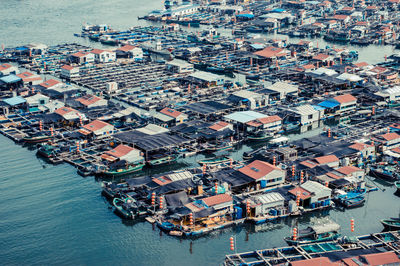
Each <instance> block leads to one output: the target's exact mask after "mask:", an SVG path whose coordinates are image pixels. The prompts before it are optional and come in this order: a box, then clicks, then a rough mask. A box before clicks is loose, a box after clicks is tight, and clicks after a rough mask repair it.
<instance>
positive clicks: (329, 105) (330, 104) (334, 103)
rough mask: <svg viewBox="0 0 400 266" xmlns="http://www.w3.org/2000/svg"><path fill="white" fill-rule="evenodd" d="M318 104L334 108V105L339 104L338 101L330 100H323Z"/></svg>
mask: <svg viewBox="0 0 400 266" xmlns="http://www.w3.org/2000/svg"><path fill="white" fill-rule="evenodd" d="M318 105H319V106H322V107H325V108H334V107H336V106H339V105H340V103H338V102H332V101H323V102H322V103H319V104H318Z"/></svg>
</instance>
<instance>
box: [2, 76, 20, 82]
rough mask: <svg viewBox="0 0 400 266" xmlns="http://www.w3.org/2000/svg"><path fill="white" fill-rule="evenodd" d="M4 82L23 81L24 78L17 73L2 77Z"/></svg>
mask: <svg viewBox="0 0 400 266" xmlns="http://www.w3.org/2000/svg"><path fill="white" fill-rule="evenodd" d="M0 80H1V81H3V82H4V83H15V82H18V81H21V80H22V79H21V78H20V77H18V76H16V75H8V76H4V77H1V78H0Z"/></svg>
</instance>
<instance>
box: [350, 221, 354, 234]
mask: <svg viewBox="0 0 400 266" xmlns="http://www.w3.org/2000/svg"><path fill="white" fill-rule="evenodd" d="M350 226H351V231H352V232H354V219H351V220H350Z"/></svg>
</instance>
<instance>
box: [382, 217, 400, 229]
mask: <svg viewBox="0 0 400 266" xmlns="http://www.w3.org/2000/svg"><path fill="white" fill-rule="evenodd" d="M381 224H383V226H384V227H385V230H389V231H394V230H400V218H390V219H384V220H381Z"/></svg>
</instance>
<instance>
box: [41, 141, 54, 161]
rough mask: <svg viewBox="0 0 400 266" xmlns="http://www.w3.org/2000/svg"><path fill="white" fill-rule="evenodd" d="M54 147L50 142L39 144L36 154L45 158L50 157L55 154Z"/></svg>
mask: <svg viewBox="0 0 400 266" xmlns="http://www.w3.org/2000/svg"><path fill="white" fill-rule="evenodd" d="M55 151H56V147H55V146H54V145H50V144H43V145H40V147H39V149H38V151H37V155H39V156H42V157H45V158H51V157H53V156H54V155H55Z"/></svg>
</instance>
